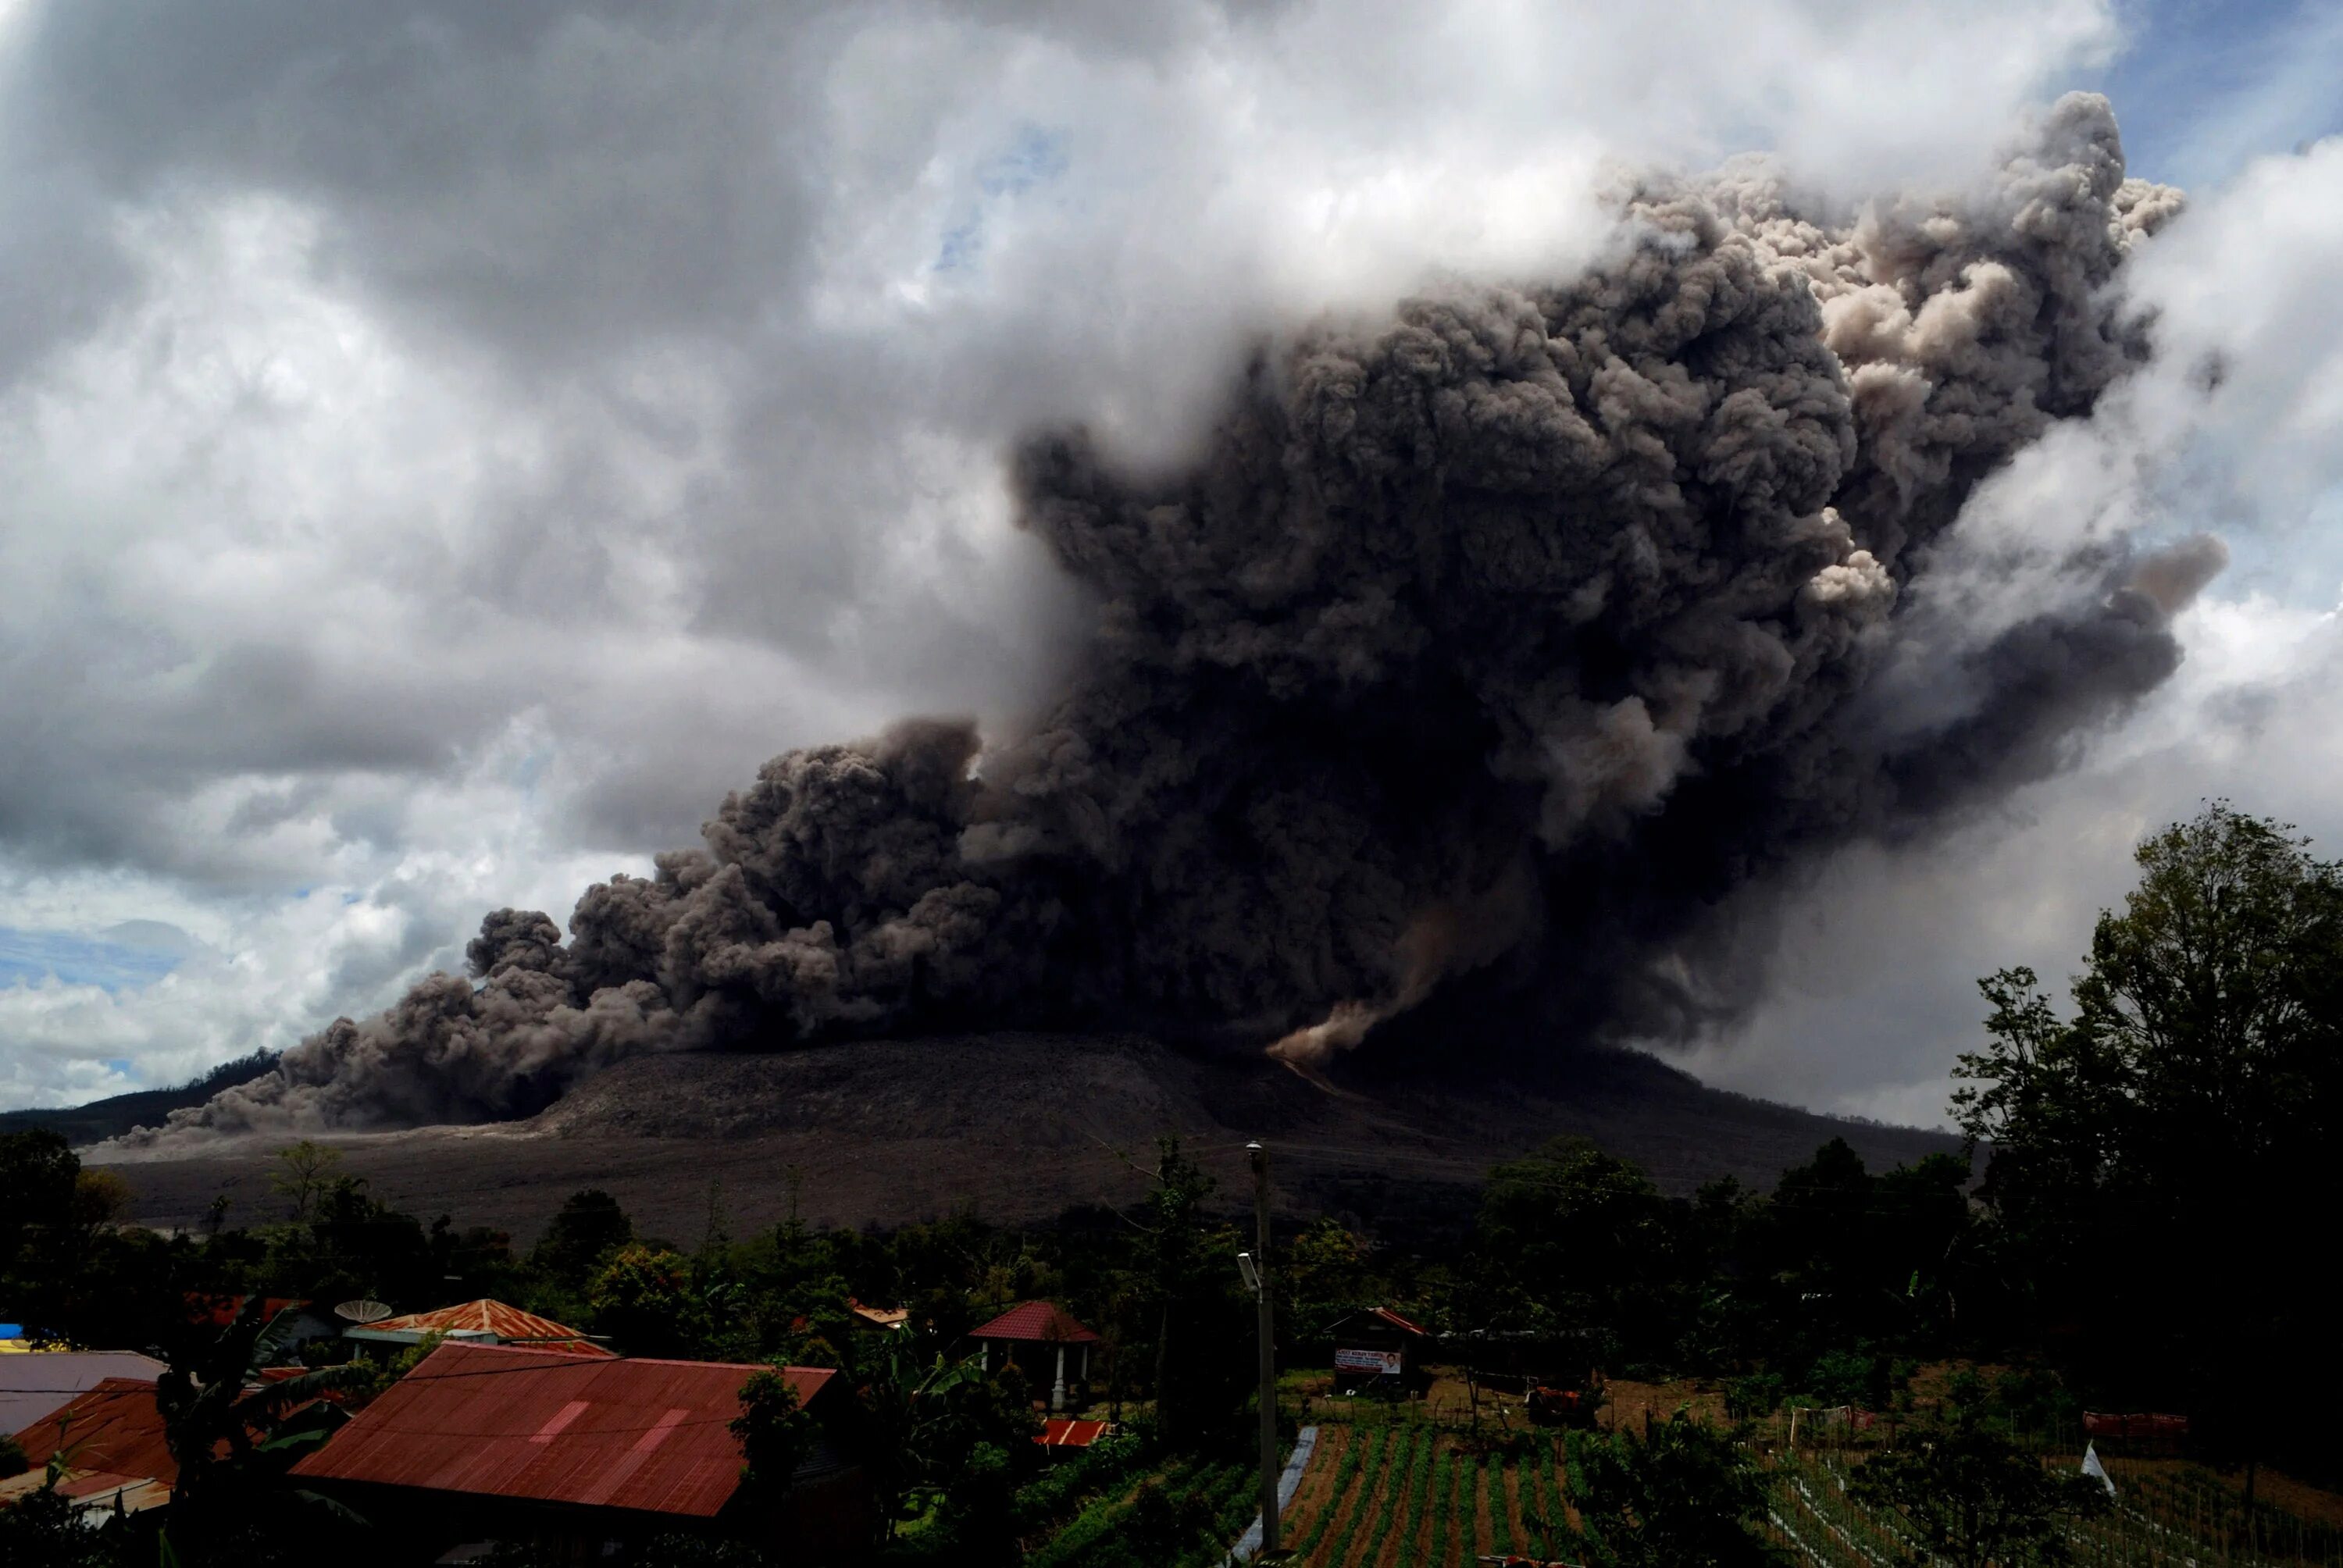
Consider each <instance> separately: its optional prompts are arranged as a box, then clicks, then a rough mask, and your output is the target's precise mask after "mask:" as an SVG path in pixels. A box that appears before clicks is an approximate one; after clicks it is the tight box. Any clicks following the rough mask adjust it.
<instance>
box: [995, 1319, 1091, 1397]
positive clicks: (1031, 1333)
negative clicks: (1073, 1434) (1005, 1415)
mask: <svg viewBox="0 0 2343 1568" xmlns="http://www.w3.org/2000/svg"><path fill="white" fill-rule="evenodd" d="M968 1337H969V1338H970V1339H972V1340H974V1341H975V1342H977V1344H978V1345H979V1346H980V1348H981V1350H982V1351H983V1354H984V1370H985V1371H987V1372H990V1371H991V1370H992V1350H993V1347H994V1346H995V1345H998V1346H1000V1347H1001V1360H1002V1361H1004V1362H1010V1363H1011V1364H1013V1365H1017V1366H1020V1367H1024V1366H1025V1365H1026V1362H1025V1360H1024V1357H1023V1356H1022V1355H1021V1354H1020V1353H1019V1347H1020V1346H1023V1345H1051V1346H1055V1347H1056V1349H1057V1352H1058V1355H1057V1375H1056V1377H1055V1378H1054V1380H1053V1381H1052V1382H1051V1384H1050V1408H1051V1410H1063V1409H1065V1408H1066V1347H1067V1346H1068V1345H1073V1346H1076V1347H1078V1348H1079V1350H1080V1351H1081V1360H1080V1361H1079V1362H1077V1363H1076V1367H1075V1372H1074V1381H1075V1382H1089V1381H1090V1375H1091V1346H1092V1345H1095V1344H1101V1343H1103V1341H1101V1339H1100V1338H1099V1336H1098V1335H1097V1334H1095V1333H1093V1332H1091V1330H1089V1329H1088V1328H1086V1327H1084V1326H1083V1325H1082V1323H1081V1322H1080V1321H1079V1320H1078V1319H1076V1318H1075V1316H1074V1315H1073V1314H1072V1313H1071V1312H1068V1311H1066V1309H1065V1308H1063V1307H1061V1306H1060V1305H1058V1303H1057V1302H1018V1303H1017V1305H1015V1306H1013V1307H1011V1308H1010V1309H1009V1310H1008V1311H1007V1312H1003V1313H1001V1315H1000V1316H999V1317H997V1318H995V1319H993V1320H992V1321H991V1322H989V1323H987V1324H985V1325H984V1326H983V1327H982V1328H980V1329H975V1330H972V1331H970V1333H969V1336H968ZM1029 1370H1030V1369H1029Z"/></svg>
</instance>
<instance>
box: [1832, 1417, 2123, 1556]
mask: <svg viewBox="0 0 2343 1568" xmlns="http://www.w3.org/2000/svg"><path fill="white" fill-rule="evenodd" d="M1848 1490H1849V1492H1850V1493H1851V1494H1852V1495H1853V1496H1854V1497H1855V1499H1856V1500H1857V1501H1859V1502H1863V1503H1872V1504H1875V1505H1880V1506H1885V1507H1889V1508H1893V1509H1895V1510H1896V1512H1898V1513H1901V1514H1902V1515H1903V1516H1904V1517H1905V1518H1906V1520H1908V1521H1910V1523H1911V1524H1912V1527H1913V1530H1914V1532H1915V1533H1916V1535H1917V1537H1918V1539H1919V1541H1920V1543H1921V1544H1922V1545H1923V1546H1925V1547H1926V1549H1927V1551H1928V1552H1929V1553H1931V1554H1932V1555H1933V1556H1935V1557H1936V1558H1940V1559H1944V1560H1947V1561H1949V1562H1950V1563H1953V1564H1955V1568H1984V1564H1986V1563H1995V1564H1996V1565H1997V1568H2023V1565H2026V1564H2033V1563H2065V1562H2066V1561H2067V1560H2068V1551H2067V1541H2066V1527H2067V1526H2068V1525H2069V1524H2070V1523H2072V1522H2074V1521H2077V1520H2081V1519H2087V1518H2090V1517H2093V1516H2094V1515H2096V1514H2097V1513H2103V1512H2105V1510H2106V1509H2107V1493H2106V1491H2105V1489H2104V1488H2102V1487H2101V1486H2100V1484H2099V1483H2097V1481H2095V1480H2093V1479H2091V1478H2090V1477H2088V1476H2083V1475H2076V1474H2072V1473H2053V1472H2051V1471H2048V1470H2046V1469H2044V1468H2043V1465H2042V1462H2041V1461H2040V1460H2039V1459H2037V1458H2036V1457H2035V1456H2034V1455H2032V1454H2030V1453H2026V1452H2023V1451H2021V1450H2019V1449H2018V1448H2017V1447H2016V1445H2015V1444H2013V1443H2011V1442H2009V1441H2008V1440H2007V1439H2006V1438H2004V1437H2002V1436H2000V1435H1999V1434H1997V1433H1996V1432H1993V1431H1992V1430H1990V1429H1989V1428H1987V1427H1986V1425H1985V1424H1984V1423H1983V1422H1978V1421H1976V1420H1975V1419H1973V1418H1971V1417H1969V1416H1966V1415H1965V1414H1964V1415H1957V1416H1956V1418H1955V1419H1954V1420H1953V1421H1952V1422H1950V1423H1948V1424H1947V1425H1946V1426H1945V1427H1943V1428H1941V1429H1939V1430H1937V1431H1935V1432H1923V1433H1920V1434H1917V1436H1916V1441H1914V1442H1911V1443H1910V1444H1908V1445H1907V1446H1906V1447H1903V1448H1899V1449H1896V1450H1894V1451H1892V1452H1886V1453H1882V1454H1877V1455H1875V1456H1874V1457H1873V1458H1871V1459H1869V1460H1867V1461H1865V1462H1864V1464H1863V1465H1862V1466H1861V1467H1859V1468H1858V1469H1857V1470H1856V1471H1855V1476H1854V1479H1853V1480H1852V1481H1851V1482H1850V1483H1848Z"/></svg>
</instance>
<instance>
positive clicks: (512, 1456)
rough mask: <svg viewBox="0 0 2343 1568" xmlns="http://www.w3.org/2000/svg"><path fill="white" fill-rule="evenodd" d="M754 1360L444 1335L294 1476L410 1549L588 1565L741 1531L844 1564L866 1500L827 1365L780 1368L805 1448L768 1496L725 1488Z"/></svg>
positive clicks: (798, 1556)
mask: <svg viewBox="0 0 2343 1568" xmlns="http://www.w3.org/2000/svg"><path fill="white" fill-rule="evenodd" d="M763 1370H765V1369H763V1368H760V1367H758V1366H754V1365H749V1364H746V1363H739V1362H679V1361H658V1360H652V1359H649V1358H635V1357H623V1358H622V1357H614V1356H611V1355H609V1354H608V1353H607V1352H596V1353H584V1354H581V1353H579V1352H575V1351H568V1350H563V1351H553V1350H545V1349H536V1348H524V1347H520V1346H514V1345H490V1344H481V1343H466V1342H452V1341H451V1342H446V1343H443V1344H441V1345H440V1346H438V1348H437V1349H436V1350H434V1351H433V1352H431V1354H430V1355H428V1356H427V1357H425V1358H424V1360H423V1362H422V1363H421V1364H420V1365H418V1366H417V1368H416V1369H415V1370H414V1371H413V1372H409V1373H408V1374H407V1376H406V1377H405V1378H403V1379H401V1380H400V1381H399V1382H397V1383H395V1384H394V1385H392V1386H391V1388H390V1389H388V1390H387V1391H386V1392H384V1393H383V1394H382V1396H381V1397H380V1398H378V1399H377V1400H376V1401H375V1402H373V1403H372V1404H370V1405H368V1406H367V1408H366V1409H365V1410H363V1411H361V1412H358V1413H357V1415H356V1416H355V1417H353V1418H352V1419H351V1421H350V1422H349V1424H348V1425H347V1426H346V1427H344V1428H343V1429H342V1430H341V1431H340V1432H337V1433H336V1434H335V1435H334V1437H333V1439H332V1440H331V1441H330V1442H327V1444H326V1446H325V1447H323V1448H321V1449H319V1450H318V1451H317V1452H315V1453H312V1454H309V1455H307V1457H305V1458H304V1459H303V1460H302V1461H301V1462H299V1463H298V1464H297V1465H296V1466H294V1469H293V1474H294V1477H295V1479H296V1480H297V1482H298V1483H301V1484H303V1485H307V1486H313V1487H316V1488H317V1490H318V1491H320V1492H323V1493H327V1494H328V1495H331V1496H333V1497H336V1498H337V1499H338V1500H339V1501H341V1502H343V1503H347V1505H348V1506H349V1507H351V1508H353V1509H355V1510H356V1511H357V1512H358V1513H360V1514H362V1515H364V1516H365V1517H366V1518H367V1519H368V1520H370V1521H373V1522H374V1523H375V1524H376V1526H377V1528H378V1529H381V1530H384V1531H386V1532H389V1533H396V1534H397V1535H398V1536H399V1537H401V1541H400V1545H401V1547H402V1549H403V1551H404V1553H405V1554H410V1555H417V1558H418V1560H420V1561H425V1562H429V1561H434V1560H438V1561H463V1560H465V1553H463V1552H462V1550H461V1549H462V1548H464V1547H466V1546H467V1545H469V1546H472V1547H476V1548H478V1553H479V1554H485V1553H486V1551H487V1550H488V1543H525V1544H528V1546H530V1547H531V1548H532V1549H533V1550H534V1551H536V1552H537V1553H538V1554H540V1555H546V1556H552V1557H557V1558H562V1559H566V1560H575V1561H581V1562H590V1561H594V1560H596V1559H598V1557H599V1556H600V1555H602V1554H603V1552H604V1549H605V1547H606V1546H607V1545H608V1543H634V1542H640V1541H643V1540H647V1539H649V1538H650V1537H653V1536H658V1535H664V1534H670V1533H679V1532H682V1533H695V1534H703V1535H708V1536H711V1537H733V1538H741V1539H748V1540H751V1541H753V1542H754V1543H756V1544H758V1545H759V1546H760V1547H761V1548H762V1549H763V1550H765V1551H766V1552H768V1553H770V1554H772V1555H774V1556H776V1557H779V1558H780V1559H781V1560H782V1561H785V1562H790V1563H840V1562H848V1561H851V1560H853V1559H854V1558H855V1557H857V1556H858V1555H860V1553H863V1552H864V1551H865V1550H866V1549H867V1547H868V1545H869V1543H870V1540H871V1537H872V1533H873V1529H872V1512H871V1509H872V1504H871V1493H870V1485H869V1483H868V1482H867V1480H866V1479H865V1477H864V1474H863V1472H862V1470H861V1468H860V1465H859V1464H858V1463H857V1462H855V1459H854V1455H855V1452H856V1449H855V1442H854V1438H853V1433H852V1400H851V1396H850V1391H848V1390H847V1389H846V1388H845V1387H844V1386H843V1385H842V1384H841V1383H840V1382H839V1381H838V1374H837V1373H836V1372H832V1371H830V1370H829V1369H828V1368H814V1367H791V1368H789V1370H788V1372H787V1376H788V1378H789V1385H790V1388H791V1389H792V1391H793V1392H795V1393H796V1395H797V1398H798V1401H799V1405H800V1406H801V1407H802V1408H803V1409H805V1410H806V1411H807V1412H809V1413H811V1414H812V1415H813V1417H814V1418H815V1420H816V1422H818V1423H820V1427H821V1431H822V1442H821V1444H820V1447H819V1449H818V1450H817V1451H816V1452H815V1453H814V1455H813V1456H812V1457H811V1458H809V1460H807V1461H806V1462H804V1463H803V1464H801V1465H800V1466H799V1468H798V1470H797V1473H796V1475H795V1477H794V1479H793V1482H792V1484H791V1486H790V1489H789V1493H788V1494H787V1496H786V1497H785V1498H783V1499H782V1500H780V1502H779V1504H778V1505H777V1506H776V1507H773V1508H771V1509H769V1510H766V1511H763V1512H759V1510H758V1508H757V1505H756V1503H755V1500H752V1499H749V1498H747V1497H744V1496H743V1495H742V1494H741V1484H740V1470H741V1464H742V1456H741V1451H740V1443H739V1439H738V1438H736V1437H735V1436H733V1434H732V1432H731V1422H733V1421H735V1420H736V1419H738V1418H739V1414H740V1412H741V1403H740V1388H741V1385H742V1384H743V1383H745V1382H748V1380H749V1378H750V1377H751V1376H753V1375H754V1374H755V1373H757V1372H760V1371H763ZM451 1550H453V1551H456V1552H457V1553H458V1555H455V1556H449V1555H447V1553H450V1552H451Z"/></svg>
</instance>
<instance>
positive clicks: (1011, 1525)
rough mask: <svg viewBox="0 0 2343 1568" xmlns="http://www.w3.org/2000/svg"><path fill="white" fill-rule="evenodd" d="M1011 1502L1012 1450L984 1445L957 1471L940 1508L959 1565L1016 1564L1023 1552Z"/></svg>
mask: <svg viewBox="0 0 2343 1568" xmlns="http://www.w3.org/2000/svg"><path fill="white" fill-rule="evenodd" d="M1011 1501H1012V1489H1011V1478H1010V1473H1009V1451H1008V1450H1007V1449H1005V1448H1002V1447H1001V1445H1000V1444H998V1443H992V1442H981V1443H978V1444H977V1445H976V1446H975V1447H974V1448H972V1449H971V1450H970V1452H969V1453H968V1456H967V1458H966V1460H965V1461H964V1462H961V1463H960V1465H959V1467H958V1468H957V1469H956V1470H955V1471H954V1472H953V1473H952V1475H951V1478H950V1482H949V1483H947V1484H946V1485H945V1487H944V1493H943V1503H942V1507H941V1508H940V1510H939V1518H940V1521H941V1523H942V1525H943V1529H944V1533H945V1534H946V1536H947V1537H948V1538H949V1539H950V1542H951V1544H952V1550H953V1553H954V1555H955V1556H956V1557H957V1558H958V1559H959V1561H960V1562H963V1563H1011V1562H1014V1561H1016V1559H1017V1557H1018V1555H1019V1553H1018V1550H1017V1531H1016V1521H1015V1518H1014V1515H1013V1512H1012V1509H1011Z"/></svg>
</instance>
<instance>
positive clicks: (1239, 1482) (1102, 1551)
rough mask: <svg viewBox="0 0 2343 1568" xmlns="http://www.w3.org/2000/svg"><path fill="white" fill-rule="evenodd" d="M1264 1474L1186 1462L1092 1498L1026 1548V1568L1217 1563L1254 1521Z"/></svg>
mask: <svg viewBox="0 0 2343 1568" xmlns="http://www.w3.org/2000/svg"><path fill="white" fill-rule="evenodd" d="M1259 1487H1260V1472H1259V1471H1258V1470H1256V1469H1255V1468H1254V1467H1253V1466H1252V1464H1251V1463H1249V1462H1242V1461H1239V1460H1228V1461H1223V1462H1218V1463H1204V1462H1196V1461H1192V1460H1180V1461H1176V1462H1173V1463H1172V1464H1171V1465H1170V1466H1168V1467H1167V1468H1165V1469H1163V1470H1161V1471H1158V1472H1156V1473H1153V1474H1151V1475H1148V1476H1145V1477H1143V1478H1139V1479H1136V1480H1134V1481H1132V1482H1131V1483H1129V1484H1122V1485H1115V1486H1111V1487H1110V1488H1109V1489H1107V1490H1106V1491H1104V1492H1102V1493H1100V1494H1099V1495H1097V1496H1096V1497H1094V1498H1093V1499H1092V1500H1091V1503H1089V1505H1088V1506H1086V1507H1085V1508H1083V1509H1082V1510H1081V1513H1077V1514H1076V1515H1075V1516H1074V1517H1073V1519H1072V1520H1071V1521H1070V1522H1069V1523H1067V1524H1066V1525H1065V1527H1064V1528H1063V1529H1061V1530H1060V1531H1058V1532H1057V1533H1056V1534H1054V1535H1052V1536H1051V1538H1050V1540H1049V1541H1048V1542H1047V1543H1044V1544H1042V1545H1040V1546H1037V1547H1035V1548H1034V1549H1033V1550H1032V1551H1031V1552H1030V1553H1027V1555H1026V1557H1025V1562H1026V1563H1027V1564H1028V1568H1122V1565H1124V1564H1128V1563H1131V1562H1133V1561H1134V1560H1138V1559H1139V1558H1144V1559H1145V1560H1147V1561H1151V1562H1161V1563H1170V1564H1172V1565H1173V1568H1208V1565H1210V1568H1218V1564H1220V1563H1222V1562H1223V1561H1224V1560H1225V1559H1226V1557H1227V1554H1228V1543H1230V1542H1231V1541H1233V1540H1235V1539H1236V1538H1237V1536H1238V1535H1239V1534H1240V1533H1242V1532H1243V1530H1244V1528H1245V1526H1246V1525H1247V1524H1248V1523H1251V1522H1252V1517H1253V1514H1254V1513H1255V1510H1256V1508H1257V1507H1258V1504H1259V1503H1260V1495H1261V1494H1260V1490H1259Z"/></svg>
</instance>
